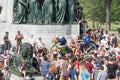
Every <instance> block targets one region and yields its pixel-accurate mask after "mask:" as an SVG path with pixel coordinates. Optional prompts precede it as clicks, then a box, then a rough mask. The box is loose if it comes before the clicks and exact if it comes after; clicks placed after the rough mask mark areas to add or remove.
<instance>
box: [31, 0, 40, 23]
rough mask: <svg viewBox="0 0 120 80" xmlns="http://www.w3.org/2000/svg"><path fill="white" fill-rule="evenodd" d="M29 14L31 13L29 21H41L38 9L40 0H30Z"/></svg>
mask: <svg viewBox="0 0 120 80" xmlns="http://www.w3.org/2000/svg"><path fill="white" fill-rule="evenodd" d="M29 13H30V14H29V15H30V19H29V21H30V22H31V23H34V24H35V23H37V24H38V21H39V19H38V18H39V9H38V2H37V0H29Z"/></svg>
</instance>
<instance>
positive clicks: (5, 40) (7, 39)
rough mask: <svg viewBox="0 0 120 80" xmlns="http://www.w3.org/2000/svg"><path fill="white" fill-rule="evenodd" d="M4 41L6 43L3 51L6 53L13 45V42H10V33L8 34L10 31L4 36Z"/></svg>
mask: <svg viewBox="0 0 120 80" xmlns="http://www.w3.org/2000/svg"><path fill="white" fill-rule="evenodd" d="M3 41H4V44H3V49H4V51H6V50H10V47H11V46H12V45H11V42H10V40H9V32H8V31H7V32H5V36H4V38H3Z"/></svg>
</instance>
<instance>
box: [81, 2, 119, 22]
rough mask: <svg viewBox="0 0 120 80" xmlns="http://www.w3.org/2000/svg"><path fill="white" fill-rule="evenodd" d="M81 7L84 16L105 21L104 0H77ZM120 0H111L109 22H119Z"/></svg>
mask: <svg viewBox="0 0 120 80" xmlns="http://www.w3.org/2000/svg"><path fill="white" fill-rule="evenodd" d="M79 2H80V4H81V6H82V7H83V12H84V15H85V17H86V18H89V19H90V20H92V21H97V22H100V23H102V24H103V23H105V21H106V4H105V0H79ZM119 4H120V0H112V2H111V4H110V12H111V22H114V23H117V24H118V23H119V22H120V5H119Z"/></svg>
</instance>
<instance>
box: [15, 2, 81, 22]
mask: <svg viewBox="0 0 120 80" xmlns="http://www.w3.org/2000/svg"><path fill="white" fill-rule="evenodd" d="M13 10H14V12H13V16H14V17H13V23H17V24H21V23H32V24H69V23H71V24H73V23H74V22H75V21H76V22H77V21H78V20H80V19H81V18H82V16H83V15H82V7H81V6H80V4H79V2H78V1H77V0H14V8H13Z"/></svg>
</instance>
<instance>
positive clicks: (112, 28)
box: [87, 19, 120, 33]
mask: <svg viewBox="0 0 120 80" xmlns="http://www.w3.org/2000/svg"><path fill="white" fill-rule="evenodd" d="M87 22H88V27H89V28H90V29H93V24H92V21H91V20H89V19H87ZM97 26H98V27H99V26H102V25H100V24H99V23H96V22H95V28H98V27H97ZM118 28H120V23H118V24H116V23H113V22H112V23H111V30H110V31H109V32H110V33H111V32H112V33H117V32H118Z"/></svg>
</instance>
